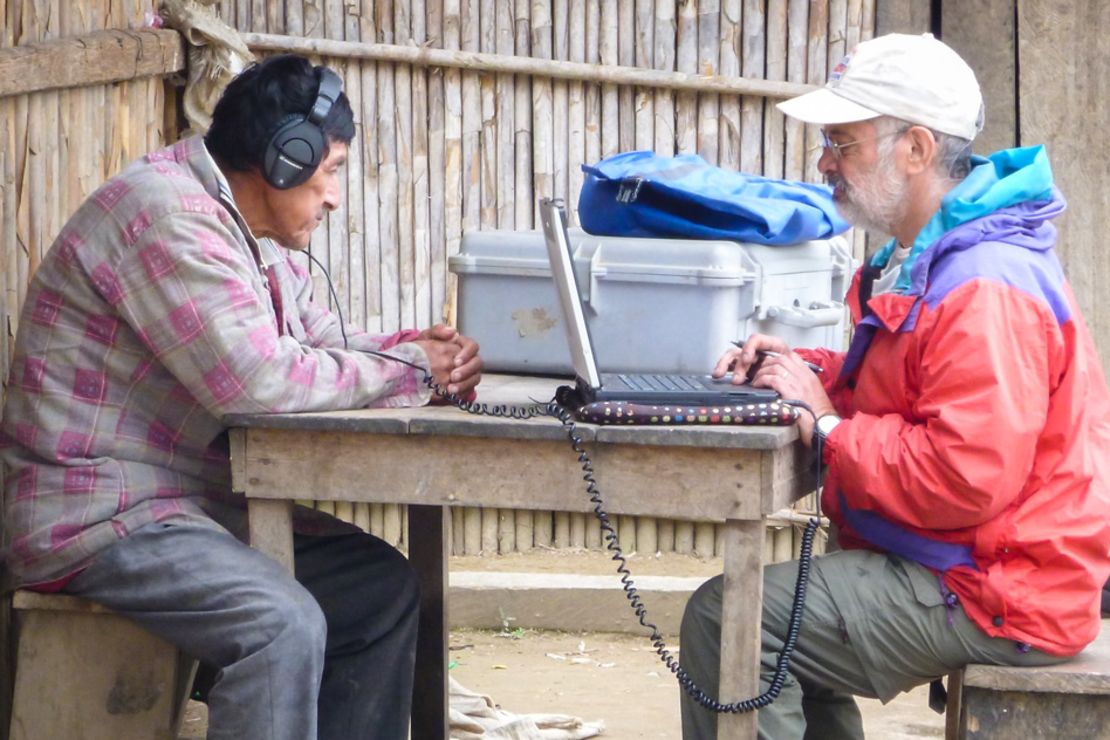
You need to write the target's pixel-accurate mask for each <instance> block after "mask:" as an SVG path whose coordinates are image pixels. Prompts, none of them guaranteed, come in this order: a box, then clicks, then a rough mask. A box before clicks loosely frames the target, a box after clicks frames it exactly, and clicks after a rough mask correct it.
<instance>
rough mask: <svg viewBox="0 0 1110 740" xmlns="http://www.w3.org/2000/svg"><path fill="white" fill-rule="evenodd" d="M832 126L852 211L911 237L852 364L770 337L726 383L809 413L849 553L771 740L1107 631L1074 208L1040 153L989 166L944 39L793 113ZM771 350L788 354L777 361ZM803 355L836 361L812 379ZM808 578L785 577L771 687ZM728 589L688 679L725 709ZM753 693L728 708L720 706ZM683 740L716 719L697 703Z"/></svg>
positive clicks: (696, 620) (1108, 430)
mask: <svg viewBox="0 0 1110 740" xmlns="http://www.w3.org/2000/svg"><path fill="white" fill-rule="evenodd" d="M780 108H781V109H782V111H783V112H784V113H786V114H787V115H790V116H793V117H796V118H799V119H801V120H803V121H805V122H807V123H811V124H816V125H820V126H822V127H823V128H822V129H821V135H822V137H823V143H824V147H825V148H824V153H823V154H822V156H821V160H820V162H819V167H820V169H821V172H822V173H823V174H824V175H825V176H826V178H827V179H828V181H829V183H830V184H831V185H832V186H833V187H834V199H835V201H836V203H837V205H838V208H839V209H840V210H841V212H842V213H843V214H844V215H845V216H846V217H847V218H848V219H849V220H851V221H852V222H853V223H854V224H856V225H857V226H860V227H863V228H866V229H868V230H873V231H876V232H880V233H883V234H889V235H892V236H893V237H894V238H893V239H891V241H890V242H889V243H888V244H887V245H886V246H885V247H883V248H882V249H880V250H879V251H878V252H876V253H875V254H874V255H872V256H871V257H870V258H869V259H868V260H867V262H866V264H865V265H864V267H863V268H862V270H861V271H860V272H859V274H858V275H857V276H856V279H855V281H854V282H853V285H852V288H851V290H850V292H849V296H848V303H849V305H850V306H851V308H852V314H853V320H854V322H855V333H854V337H853V340H852V344H851V346H850V348H849V349H848V351H847V352H833V351H829V350H793V349H792V348H790V347H789V346H787V345H786V343H785V342H783V341H781V340H779V339H776V338H774V337H769V336H764V335H755V336H753V337H751V338H750V339H749V340H748V341H747V342H745V343H744V346H743V349H736V350H732V351H730V352H728V353H727V354H725V355H724V356H723V357H722V358H721V360H720V362H719V363H718V365H717V367H716V369H715V374H717V375H718V376H720V375H723V374H724V373H725V372H726V371H728V370H729V369H734V370H735V371H736V377H737V378H739V379H742V378H743V377H744V376H745V374H746V373H749V372H751V371H752V369H753V368H754V373H753V375H754V381H753V382H754V383H755V384H756V385H760V386H764V387H769V388H774V389H775V390H776V391H778V392H779V393H780V394H781V395H782V397H783V398H787V399H797V400H800V401H802V402H803V403H804V404H805V405H806V406H807V407H808V409H809V410H810V411H811V412H812V416H811V415H810V414H809V413H803V414H802V416H801V418H800V419H799V420H798V431H799V433H800V435H801V438H802V441H803V442H804V443H805V444H807V445H812V446H814V447H815V448H816V449H817V451H818V452H819V454H820V455H821V459H822V461H823V462H824V463H825V464H826V465H827V475H826V477H825V485H824V489H823V491H822V497H821V500H822V505H823V508H824V512H825V513H826V514H827V515H828V517H829V518H830V520H832V522H833V523H834V524H835V525H836V526H837V529H838V532H839V543H840V546H841V547H842V548H843V549H842V550H841V551H838V552H835V553H832V554H830V555H826V556H823V557H819V558H814V560H813V567H812V575H811V577H810V582H809V589H808V591H807V593H806V602H805V616H804V620H803V623H802V628H801V632H800V636H799V638H798V642H797V646H796V648H795V650H794V652H793V656H792V660H791V663H790V670H789V676H788V677H787V680H786V683H785V684H784V687H783V689H782V692H781V694H780V695H779V697H778V699H777V700H776V701H775V702H774V703H773V704H771V705H770V706H769V707H767V708H765V709H762V710H760V713H759V734H760V737H766V738H773V739H774V740H784V739H789V738H802V737H803V736H805V737H814V736H815V735H814V734H813V733H812V732H808V733H807V731H806V728H807V726H808V727H811V728H820V730H819V733H817V734H819V736H820V737H822V738H841V737H844V738H847V737H862V736H863V729H862V723H861V721H860V715H859V710H858V708H857V707H856V705H855V701H854V699H853V698H852V697H853V695H860V696H869V697H878V698H879V699H881V700H882V701H884V702H885V701H889V700H890V699H891V698H893V697H894V696H895V695H897V694H898V693H899V692H902V691H907V690H909V689H911V688H913V687H914V686H918V685H920V684H924V683H928V682H930V681H932V680H934V679H936V678H938V677H940V676H943V675H944V674H945V673H947V672H948V671H950V670H953V669H955V668H959V667H961V666H963V665H966V664H967V663H972V662H975V663H993V664H1000V665H1018V666H1029V665H1046V664H1051V663H1055V662H1060V661H1062V660H1065V659H1066V658H1067V657H1068V656H1071V655H1074V654H1076V653H1077V652H1079V651H1080V650H1081V649H1082V648H1083V647H1084V646H1085V645H1086V644H1087V643H1089V642H1090V641H1091V640H1093V639H1094V638H1095V637H1096V636H1097V634H1098V630H1099V626H1100V622H1099V592H1100V589H1101V587H1102V585H1103V583H1104V582H1105V581H1106V578H1107V575H1108V574H1110V554H1108V553H1110V518H1108V517H1107V516H1106V512H1107V511H1108V510H1110V393H1108V391H1107V386H1106V381H1105V378H1104V376H1103V372H1102V368H1101V366H1100V363H1099V360H1098V355H1097V353H1096V351H1095V348H1094V346H1093V344H1092V341H1091V337H1090V334H1089V332H1088V330H1087V327H1086V325H1085V324H1084V321H1083V318H1082V316H1081V315H1080V312H1079V309H1078V306H1077V305H1076V303H1075V299H1074V296H1073V295H1072V292H1071V289H1070V287H1069V285H1068V283H1067V281H1066V279H1065V277H1064V274H1063V270H1062V269H1061V266H1060V263H1059V260H1058V258H1057V256H1056V253H1055V251H1054V245H1055V241H1056V230H1055V227H1054V226H1053V225H1052V223H1051V219H1052V218H1054V217H1055V216H1057V215H1058V214H1059V213H1061V212H1062V211H1063V210H1064V200H1063V197H1062V196H1061V194H1060V193H1059V191H1058V190H1057V189H1056V188H1055V186H1054V185H1053V182H1052V173H1051V169H1050V167H1049V164H1048V156H1047V154H1046V152H1045V150H1044V148H1043V147H1028V148H1024V149H1012V150H1006V151H1001V152H997V153H995V154H993V155H991V156H990V157H989V158H982V157H977V156H973V155H972V154H971V141H972V139H974V137H975V135H976V134H977V133H978V132H979V130H980V129H981V127H982V97H981V94H980V91H979V86H978V83H977V82H976V80H975V75H974V73H973V72H972V71H971V69H970V68H969V67H968V66H967V64H966V63H964V61H963V60H962V59H960V57H959V56H958V55H956V53H955V52H953V51H952V50H951V49H950V48H948V47H947V46H945V45H944V44H942V43H941V42H940V41H937V40H936V39H934V38H933V37H932V36H929V35H925V36H904V35H890V36H884V37H880V38H876V39H873V40H870V41H866V42H864V43H861V44H860V45H859V46H858V47H857V48H856V49H854V50H853V51H852V52H851V53H850V54H849V55H848V56H847V57H845V59H844V60H843V61H842V62H841V63H840V64H839V65H838V66H837V67H836V68H835V69H834V70H833V73H832V76H831V78H830V80H829V83H828V84H827V85H826V86H825V87H824V88H823V89H821V90H818V91H815V92H812V93H809V94H806V95H803V96H801V97H799V98H795V99H793V100H790V101H787V102H784V103H782V104H781V105H780ZM762 352H774V353H778V356H777V357H764V359H763V361H762V362H760V363H758V364H757V359H758V358H760V357H763V355H761V354H760V353H762ZM806 362H812V363H816V364H818V365H820V366H821V368H822V369H823V371H824V372H823V373H821V374H815V373H814V372H812V371H811V370H810V369H808V367H807V366H806V364H805V363H806ZM797 572H798V567H797V563H796V562H791V563H781V564H777V565H774V566H771V567H769V568H767V569H766V570H765V577H764V584H763V591H764V593H763V632H762V646H763V657H762V680H763V689H766V688H767V686H768V685H769V683H770V679H771V676H772V675H773V674H774V668H775V665H776V661H777V658H778V654H779V653H780V651H781V648H782V645H783V641H784V640H785V638H786V631H787V623H788V619H789V613H790V606H791V602H792V599H793V592H794V583H795V580H796V577H797ZM720 610H721V578H720V577H718V578H715V579H713V580H711V581H709V582H708V583H706V584H705V585H704V586H702V588H701V589H699V591H698V592H697V593H696V594H695V595H694V597H693V598H692V599H691V601H690V604H689V606H688V607H687V610H686V615H685V618H684V621H683V625H682V663H683V665H684V667H685V668H686V670H687V671H688V672H689V673H690V675H691V677H692V678H693V679H694V680H695V681H696V682H697V683H698V684H699V685H700V686H701V687H702V688H703V689H705V690H706V692H707V693H708V694H709V695H710V696H715V695H716V694H717V686H718V668H719V665H718V663H719V654H720V653H719V648H720V640H721V627H720V613H721V611H720ZM739 698H744V697H729V696H724V697H719V699H720V700H721V701H722V702H730V701H735V700H736V699H739ZM682 710H683V717H682V720H683V735H684V737H685V738H688V739H689V738H711V737H714V736H715V735H716V716H715V715H714V714H713V713H712V712H710V711H708V710H705V709H703V708H701V707H700V706H699V705H697V704H696V703H695V702H694V701H693V700H691V699H690V698H689V697H686V696H684V697H683V706H682Z"/></svg>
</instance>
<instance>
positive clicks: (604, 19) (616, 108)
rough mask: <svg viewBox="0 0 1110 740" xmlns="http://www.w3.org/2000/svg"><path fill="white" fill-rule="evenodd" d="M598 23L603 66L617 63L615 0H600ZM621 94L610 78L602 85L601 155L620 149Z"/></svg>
mask: <svg viewBox="0 0 1110 740" xmlns="http://www.w3.org/2000/svg"><path fill="white" fill-rule="evenodd" d="M600 2H601V7H600V8H599V10H598V12H599V20H598V26H599V30H600V38H599V39H598V61H600V62H601V64H603V65H606V66H613V67H615V66H616V65H617V61H618V59H619V57H618V53H619V52H618V47H619V42H618V40H617V39H618V31H617V29H618V25H617V0H600ZM620 110H621V108H620V94H619V93H618V92H617V86H616V85H615V84H613V83H611V82H608V83H602V85H601V118H600V125H601V152H600V158H604V157H611V156H612V155H614V154H616V153H617V152H618V151H620V117H621V112H620Z"/></svg>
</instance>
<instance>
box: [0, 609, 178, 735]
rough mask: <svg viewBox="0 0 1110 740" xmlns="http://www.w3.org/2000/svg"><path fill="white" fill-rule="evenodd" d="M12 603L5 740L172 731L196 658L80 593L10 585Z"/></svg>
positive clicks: (175, 733) (149, 733)
mask: <svg viewBox="0 0 1110 740" xmlns="http://www.w3.org/2000/svg"><path fill="white" fill-rule="evenodd" d="M11 606H12V613H13V616H14V619H13V622H14V639H13V645H14V650H13V652H14V653H15V671H14V679H13V681H12V683H13V685H14V691H13V697H12V705H11V726H10V728H8V729H9V730H10V736H9V740H43V739H44V738H66V739H67V740H174V739H175V738H176V737H177V734H178V729H179V726H180V723H181V719H182V716H183V714H184V708H185V704H186V702H187V700H188V692H189V690H190V687H191V686H192V682H193V673H194V671H195V661H193V660H191V659H188V658H185V657H184V656H183V655H181V654H180V653H179V651H178V650H177V649H176V648H175V647H174V646H173V645H170V644H169V643H167V642H165V641H164V640H161V639H159V638H157V637H155V636H154V635H152V634H150V633H149V632H147V631H146V630H144V629H143V628H142V627H140V626H139V625H137V624H136V623H134V622H132V621H131V620H129V619H126V618H124V617H121V616H119V615H118V614H114V613H112V612H111V611H109V610H108V609H105V608H104V607H102V606H100V605H98V604H94V603H92V602H89V601H85V600H84V599H79V598H76V597H73V596H66V595H63V594H40V593H35V592H33V591H16V592H15V593H14V594H13V595H12V601H11ZM0 716H2V713H0ZM2 729H3V728H0V730H2ZM3 734H4V733H3V732H2V731H0V736H3Z"/></svg>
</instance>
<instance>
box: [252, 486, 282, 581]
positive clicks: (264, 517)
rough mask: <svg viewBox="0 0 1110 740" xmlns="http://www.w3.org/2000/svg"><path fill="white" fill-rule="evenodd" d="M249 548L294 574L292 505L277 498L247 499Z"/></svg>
mask: <svg viewBox="0 0 1110 740" xmlns="http://www.w3.org/2000/svg"><path fill="white" fill-rule="evenodd" d="M247 530H248V535H247V536H248V537H249V538H250V545H251V547H253V548H254V549H256V550H258V551H259V552H261V553H263V554H265V555H269V556H270V557H272V558H273V559H274V560H276V561H278V562H279V563H281V564H282V565H283V566H285V568H286V570H288V571H289V572H290V573H292V572H293V502H292V501H287V500H280V499H264V498H252V499H247Z"/></svg>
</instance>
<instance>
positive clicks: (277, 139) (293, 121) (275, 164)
mask: <svg viewBox="0 0 1110 740" xmlns="http://www.w3.org/2000/svg"><path fill="white" fill-rule="evenodd" d="M342 90H343V81H342V80H341V79H339V75H337V74H336V73H335V72H332V71H331V70H330V69H328V68H327V67H324V68H323V69H321V70H320V88H319V90H318V91H317V92H316V102H314V103H313V104H312V110H310V111H309V112H308V115H305V114H303V113H294V114H292V115H289V116H286V117H285V118H283V119H281V121H279V122H278V125H277V128H276V130H275V131H274V134H273V136H271V137H270V141H269V142H268V143H267V144H266V158H265V160H264V165H263V168H262V176H263V177H264V178H266V182H268V183H270V185H272V186H273V187H275V188H277V189H278V190H288V189H289V188H293V187H296V186H297V185H300V184H301V183H302V182H304V181H305V180H307V179H308V178H310V177H312V173H313V172H315V171H316V168H317V167H319V166H320V160H321V159H323V157H324V150H325V149H326V148H327V144H328V142H327V139H326V137H325V136H324V130H323V128H321V126H322V125H323V123H324V119H325V118H327V116H328V112H329V111H331V107H332V105H334V104H335V101H336V100H338V99H339V93H340V92H341V91H342Z"/></svg>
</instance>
